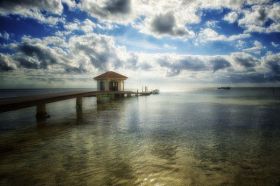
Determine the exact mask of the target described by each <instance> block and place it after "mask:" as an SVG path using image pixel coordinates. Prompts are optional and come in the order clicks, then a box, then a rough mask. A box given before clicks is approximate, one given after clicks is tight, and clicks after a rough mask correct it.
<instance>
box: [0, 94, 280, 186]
mask: <svg viewBox="0 0 280 186" xmlns="http://www.w3.org/2000/svg"><path fill="white" fill-rule="evenodd" d="M279 103H280V99H279V90H277V91H276V92H272V91H271V90H259V89H241V90H239V89H236V90H235V89H232V90H230V91H224V90H220V91H219V90H215V89H208V90H197V91H191V92H186V93H162V94H160V95H152V96H148V97H139V98H135V97H132V98H127V99H120V100H116V101H113V102H110V103H106V104H100V105H97V104H96V100H95V98H86V99H84V110H83V114H82V115H79V117H77V115H76V112H75V100H69V101H63V102H57V103H52V104H49V105H48V108H47V109H48V110H49V113H50V115H51V118H50V119H49V120H47V121H46V122H44V123H39V124H37V123H36V121H35V120H34V117H33V116H34V108H28V109H23V110H20V111H16V112H9V113H2V114H0V122H1V126H0V131H1V132H0V135H1V136H0V137H1V141H0V149H1V155H0V156H1V159H0V165H1V166H0V185H223V184H224V185H278V184H279V183H280V169H279V167H280V158H279V157H280V122H279V121H280V114H279V113H280V104H279Z"/></svg>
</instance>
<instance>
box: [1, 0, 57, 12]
mask: <svg viewBox="0 0 280 186" xmlns="http://www.w3.org/2000/svg"><path fill="white" fill-rule="evenodd" d="M23 9H38V10H47V11H50V12H53V13H59V12H61V9H62V4H61V1H60V0H39V1H37V0H0V12H8V11H10V12H11V13H16V12H20V11H22V10H23Z"/></svg>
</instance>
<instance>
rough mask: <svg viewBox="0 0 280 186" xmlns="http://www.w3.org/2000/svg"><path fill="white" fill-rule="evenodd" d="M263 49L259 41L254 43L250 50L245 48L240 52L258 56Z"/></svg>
mask: <svg viewBox="0 0 280 186" xmlns="http://www.w3.org/2000/svg"><path fill="white" fill-rule="evenodd" d="M264 48H265V47H264V46H263V45H262V43H261V42H259V41H254V43H253V46H252V47H251V48H245V49H243V50H242V51H243V52H247V53H254V54H260V53H261V50H263V49H264Z"/></svg>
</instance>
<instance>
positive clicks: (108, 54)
mask: <svg viewBox="0 0 280 186" xmlns="http://www.w3.org/2000/svg"><path fill="white" fill-rule="evenodd" d="M99 42H102V40H100V41H99ZM103 42H104V44H103V47H104V48H103V50H102V51H97V50H96V49H95V48H93V47H91V46H88V45H84V44H80V43H77V44H76V45H75V51H80V52H83V53H84V54H85V55H87V57H89V58H90V62H91V64H92V65H93V66H94V67H95V68H97V69H99V70H103V71H104V70H108V69H109V64H112V65H113V66H114V67H115V68H119V67H121V66H122V61H121V60H120V59H119V57H118V56H117V55H116V53H114V51H113V50H112V49H111V48H110V46H108V45H107V43H106V42H105V41H104V40H103Z"/></svg>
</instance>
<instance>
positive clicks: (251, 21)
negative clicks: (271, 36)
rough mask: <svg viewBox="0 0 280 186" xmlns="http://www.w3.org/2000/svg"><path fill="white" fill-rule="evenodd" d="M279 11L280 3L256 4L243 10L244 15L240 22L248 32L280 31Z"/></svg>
mask: <svg viewBox="0 0 280 186" xmlns="http://www.w3.org/2000/svg"><path fill="white" fill-rule="evenodd" d="M279 11H280V3H274V4H272V5H271V4H266V5H254V6H252V7H251V8H249V9H245V10H242V15H243V17H242V18H241V19H239V20H238V24H239V25H240V26H241V27H243V28H245V29H246V32H260V33H262V32H264V33H271V32H280V16H279ZM269 22H271V23H269ZM267 24H268V26H267Z"/></svg>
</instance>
